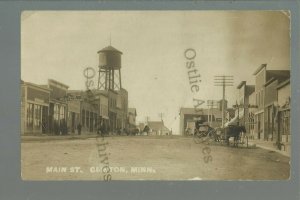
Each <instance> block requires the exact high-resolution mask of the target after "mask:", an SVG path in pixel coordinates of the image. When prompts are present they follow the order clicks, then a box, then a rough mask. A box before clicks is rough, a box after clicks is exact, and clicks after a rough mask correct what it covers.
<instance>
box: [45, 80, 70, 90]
mask: <svg viewBox="0 0 300 200" xmlns="http://www.w3.org/2000/svg"><path fill="white" fill-rule="evenodd" d="M50 82H53V83H55V84H58V85H61V86H63V87H65V88H67V89H68V88H69V86H68V85H66V84H64V83H61V82H59V81H56V80H54V79H48V84H49V83H50Z"/></svg>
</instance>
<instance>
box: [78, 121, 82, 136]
mask: <svg viewBox="0 0 300 200" xmlns="http://www.w3.org/2000/svg"><path fill="white" fill-rule="evenodd" d="M77 131H78V135H81V124H80V123H79V124H78V125H77Z"/></svg>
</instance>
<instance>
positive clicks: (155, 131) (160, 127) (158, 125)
mask: <svg viewBox="0 0 300 200" xmlns="http://www.w3.org/2000/svg"><path fill="white" fill-rule="evenodd" d="M148 126H149V128H150V134H151V135H170V130H169V129H168V128H167V127H166V126H165V125H164V122H163V121H148Z"/></svg>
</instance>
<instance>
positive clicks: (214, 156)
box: [20, 10, 292, 181]
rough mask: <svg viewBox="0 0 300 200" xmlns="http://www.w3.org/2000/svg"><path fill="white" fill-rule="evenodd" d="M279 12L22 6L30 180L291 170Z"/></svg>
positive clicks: (283, 27)
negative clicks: (70, 8)
mask: <svg viewBox="0 0 300 200" xmlns="http://www.w3.org/2000/svg"><path fill="white" fill-rule="evenodd" d="M290 22H291V16H290V12H289V11H288V10H278V11H263V10H260V11H255V10H252V11H245V10H244V11H222V10H218V11H204V10H202V11H200V10H198V11H197V10H193V11H189V10H185V11H184V10H182V11H180V10H177V11H154V10H152V11H145V10H144V11H121V10H120V11H29V10H28V11H23V12H22V15H21V35H20V37H21V77H20V88H21V89H20V91H21V99H20V105H21V106H20V109H21V110H20V119H21V132H20V137H21V144H20V145H21V177H22V179H23V180H99V181H112V180H191V181H192V180H193V181H201V180H289V179H290V176H291V174H290V164H291V159H290V158H291V142H292V136H291V129H290V127H291V126H290V122H291V119H290V116H291V114H290V107H291V106H290V105H291V86H290V76H291V74H290V70H291V62H290V45H291V44H290V34H291V33H290Z"/></svg>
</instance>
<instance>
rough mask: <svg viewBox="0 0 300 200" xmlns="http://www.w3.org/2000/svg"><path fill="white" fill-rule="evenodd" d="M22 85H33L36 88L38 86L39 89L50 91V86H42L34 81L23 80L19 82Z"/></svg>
mask: <svg viewBox="0 0 300 200" xmlns="http://www.w3.org/2000/svg"><path fill="white" fill-rule="evenodd" d="M21 84H22V85H25V86H26V85H27V86H33V87H36V88H39V89H42V90H45V91H49V92H50V91H52V89H51V88H47V87H44V86H41V85H38V84H35V83H30V82H25V81H24V82H23V83H21Z"/></svg>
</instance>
